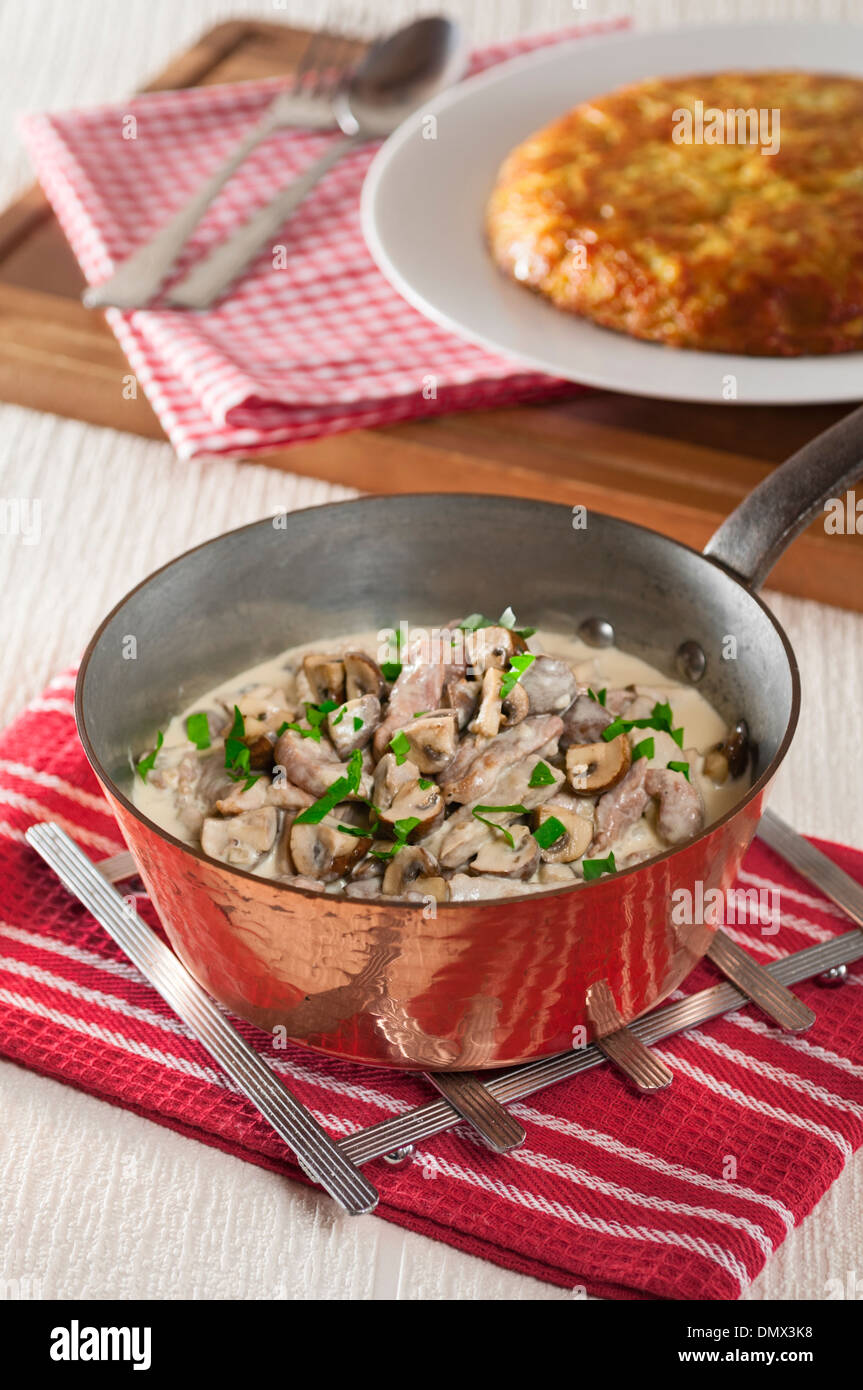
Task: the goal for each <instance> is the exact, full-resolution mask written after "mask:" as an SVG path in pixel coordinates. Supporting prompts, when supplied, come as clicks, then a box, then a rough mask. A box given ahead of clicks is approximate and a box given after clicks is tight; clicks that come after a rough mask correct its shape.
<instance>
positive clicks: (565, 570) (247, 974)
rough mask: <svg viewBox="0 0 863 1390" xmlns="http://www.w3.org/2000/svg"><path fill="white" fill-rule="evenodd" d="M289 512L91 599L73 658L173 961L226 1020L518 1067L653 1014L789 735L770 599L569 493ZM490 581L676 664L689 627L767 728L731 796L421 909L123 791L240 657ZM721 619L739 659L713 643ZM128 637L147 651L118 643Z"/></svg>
mask: <svg viewBox="0 0 863 1390" xmlns="http://www.w3.org/2000/svg"><path fill="white" fill-rule="evenodd" d="M282 522H283V523H284V524H282V525H280V526H279V527H278V528H275V527H274V526H273V523H272V520H271V519H266V518H265V519H264V520H262V521H261V522H258V523H255V524H254V525H252V526H248V527H244V528H242V529H241V530H239V531H234V532H230V533H228V534H227V535H225V536H221V537H218V538H216V539H215V540H213V541H210V542H208V543H207V544H205V545H203V546H199V547H198V548H197V549H196V550H193V551H190V552H188V553H187V554H186V555H184V556H181V557H179V558H178V559H177V560H175V561H172V562H171V563H170V564H169V565H167V566H165V567H164V568H163V569H162V570H160V571H157V572H156V573H155V574H154V575H151V576H150V577H149V578H148V579H147V580H146V581H145V582H144V583H143V584H142V585H140V586H139V587H138V588H137V589H136V590H134V591H133V592H132V593H131V594H129V595H127V597H126V598H125V599H124V600H123V601H122V602H121V603H120V604H119V605H118V606H117V608H116V609H115V610H114V611H113V613H111V614H109V616H108V617H107V618H106V619H105V622H104V623H103V624H102V626H101V627H100V629H99V631H98V632H97V634H96V636H95V637H94V639H93V642H92V643H91V646H90V649H89V651H88V653H87V655H86V658H85V661H84V663H83V664H82V668H81V674H80V676H79V682H78V689H77V694H76V708H77V714H78V721H79V729H80V731H81V736H82V740H83V742H84V746H85V748H86V750H87V753H88V756H89V757H90V760H91V762H92V764H93V766H94V769H95V770H96V773H97V775H98V776H99V778H100V780H101V781H102V783H103V785H104V787H105V789H106V791H107V793H108V795H109V798H110V800H111V802H112V805H113V807H114V810H115V812H116V814H117V817H118V820H119V822H120V825H121V828H122V830H123V833H124V835H125V837H126V839H127V841H128V844H129V847H130V849H131V850H132V853H133V854H134V856H135V858H136V860H137V862H138V864H139V865H140V868H141V871H142V874H143V877H144V880H145V882H146V884H147V887H148V890H149V892H150V893H151V896H152V899H153V902H154V904H155V906H156V908H157V910H158V912H159V915H160V917H161V919H162V921H163V923H164V925H165V929H166V931H167V933H168V935H169V937H170V940H171V942H172V944H173V945H174V947H175V949H176V950H177V952H178V954H179V955H180V957H181V958H182V960H183V961H184V963H185V964H186V965H187V966H188V968H189V969H190V970H191V971H192V973H193V974H194V975H195V977H196V978H197V979H198V980H199V982H200V983H201V984H202V985H204V986H205V987H206V988H207V989H208V990H210V991H211V993H212V994H213V995H214V996H215V997H216V998H217V999H219V1000H221V1001H222V1002H223V1003H224V1004H226V1005H227V1006H228V1007H229V1008H231V1009H232V1010H234V1011H235V1012H236V1013H237V1014H239V1015H241V1016H242V1017H244V1018H247V1019H250V1020H251V1021H252V1022H254V1023H257V1024H259V1025H260V1026H261V1027H263V1028H267V1029H270V1028H273V1027H274V1026H277V1025H281V1026H283V1027H284V1028H285V1029H286V1031H287V1034H288V1036H289V1037H291V1038H293V1039H296V1040H297V1041H299V1042H302V1043H304V1044H306V1045H308V1046H310V1047H314V1048H319V1049H322V1050H324V1051H326V1052H328V1053H331V1054H333V1055H337V1056H340V1057H344V1058H350V1059H353V1060H357V1061H362V1062H367V1063H371V1064H374V1065H379V1066H391V1067H405V1068H415V1069H421V1070H435V1069H438V1070H458V1069H479V1068H489V1067H500V1066H504V1065H511V1064H514V1063H518V1062H521V1061H523V1060H527V1059H531V1058H536V1057H541V1056H544V1055H548V1054H552V1053H556V1052H560V1051H562V1050H564V1049H566V1048H568V1047H571V1046H572V1045H573V1043H575V1045H578V1043H579V1041H580V1033H579V1032H578V1031H577V1030H580V1029H581V1028H582V1027H584V1029H585V1030H586V1036H587V1038H588V1039H589V1038H590V1037H591V1036H594V1035H596V1034H597V1033H606V1032H611V1031H614V1030H615V1029H616V1028H619V1027H620V1026H621V1024H626V1023H628V1022H630V1021H631V1020H632V1019H634V1018H636V1017H637V1016H638V1015H640V1014H642V1013H644V1012H645V1011H646V1010H648V1009H650V1008H651V1007H652V1006H653V1005H654V1004H656V1003H657V1002H658V1001H659V1000H661V999H662V998H663V997H664V996H666V995H667V994H668V993H669V992H670V991H672V990H673V989H675V988H676V987H677V986H678V985H679V984H680V982H681V981H682V980H683V979H684V978H685V976H686V975H687V974H688V973H689V971H690V970H691V969H692V967H693V966H694V965H695V964H696V962H697V961H698V960H699V959H700V958H701V956H702V955H703V954H704V952H705V951H706V949H707V947H708V945H709V943H710V940H711V929H710V928H709V927H705V926H699V925H697V924H696V925H691V926H686V925H677V924H676V923H675V921H674V920H672V893H673V892H674V890H676V889H685V890H687V891H688V892H689V893H691V894H693V895H695V892H696V884H698V883H700V884H701V885H702V887H703V889H704V890H705V891H706V890H708V889H710V888H719V889H720V890H722V889H725V888H727V887H729V886H730V884H731V882H732V879H733V877H734V875H735V872H736V870H737V868H738V866H739V864H740V861H741V859H742V857H743V854H744V852H745V850H746V847H747V845H748V844H749V842H750V840H751V838H752V836H753V834H754V832H755V828H756V825H757V823H758V819H759V816H760V813H761V808H762V803H763V799H764V796H765V794H766V791H767V788H768V786H769V783H770V781H771V779H772V777H773V775H774V773H775V771H776V768H777V767H778V765H779V763H780V762H781V760H782V758H783V756H784V754H785V751H786V750H787V747H788V744H789V742H790V738H791V735H792V733H793V729H794V725H795V722H796V718H797V709H798V701H799V685H798V677H797V670H796V666H795V664H794V659H793V655H792V653H791V651H790V647H789V645H788V642H787V639H786V638H785V635H784V633H783V632H782V630H781V628H780V627H779V626H778V624H777V623H776V620H775V619H774V618H773V617H772V615H771V614H770V613H769V611H768V610H767V609H766V608H765V606H764V605H763V604H762V603H761V601H760V600H759V599H758V598H757V596H755V595H754V594H753V593H752V591H751V590H750V589H749V588H748V587H747V586H746V584H745V583H743V582H741V580H740V579H739V578H738V577H736V576H734V575H733V574H732V573H729V571H728V569H726V568H725V567H723V565H722V564H718V563H716V561H715V560H706V559H705V558H704V557H703V556H701V555H699V554H697V553H696V552H694V551H691V550H688V549H686V547H683V546H680V545H679V544H677V543H676V542H674V541H671V540H668V539H667V538H666V537H663V536H659V535H657V534H656V533H654V532H650V531H647V530H645V529H643V528H642V527H638V526H633V525H630V524H628V523H625V522H621V521H617V520H615V519H613V518H610V517H605V516H601V515H599V514H595V513H591V515H590V519H589V525H588V526H587V528H586V530H581V531H577V530H576V529H574V527H573V524H572V514H571V512H570V510H569V509H568V508H566V507H561V506H556V505H551V504H548V503H542V502H532V501H522V500H519V499H514V498H504V497H466V496H452V495H448V494H441V495H438V496H433V495H428V494H426V495H423V496H419V497H405V496H396V497H385V498H365V499H360V500H358V501H352V502H347V503H337V504H331V505H329V506H325V507H318V508H312V509H309V510H307V511H304V512H295V513H291V514H289V515H288V516H287V517H284V518H282ZM721 558H723V559H724V558H725V557H724V556H723V557H721ZM503 598H505V599H506V601H508V602H510V603H511V604H512V606H513V607H514V609H515V611H516V612H517V613H518V614H519V615H520V616H521V617H522V618H523V620H524V621H530V622H531V624H535V625H536V626H539V627H546V628H547V629H549V630H550V631H561V632H565V633H566V632H568V633H575V632H577V631H579V629H580V628H581V627H582V625H583V624H584V623H586V622H588V621H589V620H595V619H597V618H601V619H603V620H604V621H606V622H608V623H610V624H611V625H612V626H613V628H614V631H615V633H616V636H617V642H618V645H619V646H620V647H621V648H623V649H624V650H627V651H630V652H632V653H633V654H634V655H637V656H641V657H643V659H645V660H647V661H649V662H650V663H651V664H652V665H654V666H656V667H657V668H659V669H660V670H663V671H665V672H667V673H668V674H669V675H674V674H675V671H676V666H675V655H676V653H677V652H678V651H679V649H680V648H681V646H682V645H683V644H684V643H690V644H691V643H692V642H697V643H698V644H699V646H700V647H701V648H702V650H703V651H704V653H705V658H706V669H705V672H704V675H703V679H701V681H700V684H699V688H700V689H701V690H702V691H703V693H704V694H705V696H706V697H707V699H709V700H710V701H711V702H712V703H713V704H714V705H715V707H716V708H717V709H718V710H719V711H720V713H721V714H722V715H723V717H724V718H726V719H727V720H728V721H729V723H732V722H734V721H735V720H736V719H738V718H740V717H741V715H743V714H745V715H746V718H747V720H748V721H749V725H750V728H751V731H752V734H753V738H754V740H755V743H756V744H757V751H756V754H755V766H754V773H753V776H754V782H753V785H752V787H751V789H750V790H749V791H748V792H746V793H744V795H743V797H742V799H741V801H740V803H739V804H738V806H737V807H735V808H734V809H733V810H732V811H731V812H730V813H728V814H727V815H725V816H724V817H723V818H722V819H721V820H720V821H718V822H717V823H716V824H715V825H714V826H712V827H710V828H709V830H708V831H706V832H705V833H703V834H702V835H700V836H699V837H698V838H697V839H695V840H694V841H692V842H691V843H689V844H687V845H684V846H683V847H681V848H680V849H678V850H676V851H667V852H666V853H665V854H663V855H661V856H659V857H658V858H657V859H655V860H653V861H652V862H649V863H646V864H643V865H640V866H639V867H637V868H634V869H630V870H627V871H625V872H623V873H621V874H619V875H617V876H615V877H613V878H607V879H600V880H598V881H596V882H593V883H590V884H575V885H573V887H572V888H569V887H568V886H564V887H562V888H557V889H555V890H553V891H552V890H550V891H547V892H542V893H539V894H535V895H530V896H523V897H517V898H514V899H511V900H510V901H508V902H507V901H499V900H498V901H495V900H491V901H484V902H476V903H468V902H457V903H449V904H442V905H439V906H438V909H437V914H436V916H434V917H430V916H428V915H427V911H428V909H425V910H424V908H423V906H422V905H418V906H416V907H414V906H412V905H406V904H401V903H392V902H386V901H382V902H377V903H376V902H370V901H368V902H366V901H361V900H357V899H341V898H339V897H337V896H333V895H329V894H327V895H324V894H319V893H311V892H308V891H306V890H303V889H300V888H296V887H294V886H292V885H289V884H284V883H277V882H272V881H268V880H264V879H260V878H256V877H254V876H253V875H251V874H248V873H244V872H242V871H240V870H237V869H232V868H228V867H226V866H224V865H221V864H219V863H217V862H215V861H213V860H210V859H208V858H207V857H206V856H204V855H203V854H202V853H201V851H200V850H196V849H194V848H193V847H190V846H188V845H185V844H183V843H182V842H181V841H180V840H177V839H175V838H174V837H173V836H171V835H170V834H168V833H167V832H165V831H162V830H160V829H159V828H158V827H157V826H155V825H154V824H152V823H151V822H149V821H148V820H146V819H145V818H144V816H143V815H142V814H141V813H140V812H139V811H138V810H136V808H135V807H134V806H133V804H132V802H131V801H130V799H129V796H128V788H129V783H130V779H131V773H130V754H140V752H141V750H142V749H146V748H148V747H151V746H152V743H153V738H154V731H155V729H157V728H159V727H164V722H165V721H166V719H167V718H169V717H170V715H171V714H172V713H174V712H175V711H176V709H177V708H178V706H180V707H182V705H184V704H186V703H188V701H189V700H191V699H194V698H195V697H196V696H197V695H198V694H202V693H203V692H205V691H206V690H207V689H208V688H210V687H212V686H213V685H214V684H215V683H216V682H217V681H218V680H223V679H225V677H226V675H228V674H230V673H231V672H235V671H238V670H242V669H244V668H245V667H246V666H248V665H250V664H252V663H253V662H254V661H256V660H261V659H262V658H264V657H266V656H269V655H271V654H272V653H273V652H274V651H278V650H281V649H283V648H285V647H286V646H289V645H291V644H293V643H296V642H300V641H308V640H310V639H311V638H314V637H319V638H320V640H321V641H324V642H325V641H326V639H327V637H329V636H335V635H337V634H339V633H344V632H349V631H360V630H363V629H370V628H371V629H375V628H379V627H384V626H390V625H392V624H393V621H394V620H397V619H399V618H401V617H403V616H404V617H405V618H408V619H409V620H410V621H411V622H414V623H426V624H428V623H432V624H433V623H435V622H440V621H443V620H445V619H448V618H451V617H452V616H453V615H456V614H458V613H459V612H462V613H467V612H472V611H477V610H481V611H492V610H494V611H495V612H497V611H501V607H502V606H503V604H502V602H501V600H502V599H503ZM496 604H497V605H498V606H497V607H495V605H496ZM729 633H731V634H734V635H735V638H736V640H737V643H738V647H739V653H740V659H739V660H734V661H727V660H725V659H723V657H722V654H721V653H722V648H723V643H724V641H725V638H726V636H727V634H729ZM128 634H134V635H135V637H136V643H137V648H136V650H137V657H136V659H135V660H128V661H126V660H123V658H122V653H123V650H124V644H125V642H126V637H127V635H128ZM675 678H678V679H679V674H678V675H677V676H676V677H675Z"/></svg>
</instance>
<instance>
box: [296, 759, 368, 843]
mask: <svg viewBox="0 0 863 1390" xmlns="http://www.w3.org/2000/svg"><path fill="white" fill-rule="evenodd" d="M362 771H363V755H362V753H361V752H360V750H359V748H355V749H354V751H353V753H352V754H351V756H350V758H349V760H348V770H347V773H346V774H345V776H344V777H337V778H336V780H335V782H333V783H332V785H331V786H329V787H328V788H327V790H326V791H325V792H324V794H323V796H319V797H318V799H317V801H314V802H313V803H312V805H311V806H307V807H306V809H305V811H301V812H300V814H299V815H298V816H297V818H296V820H295V821H294V825H320V823H321V821H322V820H323V818H324V816H326V815H328V814H329V812H330V811H332V809H333V807H334V806H338V804H339V802H340V801H345V800H346V799H347V798H348V797H349V796H353V795H355V794H356V792H358V791H359V786H360V777H361V776H362Z"/></svg>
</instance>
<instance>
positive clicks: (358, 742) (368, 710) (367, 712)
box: [327, 695, 381, 759]
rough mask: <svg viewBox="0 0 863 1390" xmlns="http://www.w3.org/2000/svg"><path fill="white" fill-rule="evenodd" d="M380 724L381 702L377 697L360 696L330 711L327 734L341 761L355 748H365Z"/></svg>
mask: <svg viewBox="0 0 863 1390" xmlns="http://www.w3.org/2000/svg"><path fill="white" fill-rule="evenodd" d="M380 722H381V702H380V700H379V699H378V697H377V695H360V696H359V697H358V698H357V699H355V700H348V701H347V703H346V704H344V705H339V707H338V709H334V710H331V711H330V713H329V714H328V715H327V732H328V733H329V736H330V738H331V739H332V741H333V745H334V746H335V750H336V752H337V753H338V755H339V757H340V758H342V759H345V758H349V757H350V755H351V753H353V751H354V749H355V748H365V746H366V744H367V743H370V742H371V738H372V734H373V733H374V731H375V729H376V728H377V727H378V725H379V724H380Z"/></svg>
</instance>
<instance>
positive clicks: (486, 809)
mask: <svg viewBox="0 0 863 1390" xmlns="http://www.w3.org/2000/svg"><path fill="white" fill-rule="evenodd" d="M510 811H513V812H514V813H515V814H516V815H518V816H526V815H527V807H526V806H518V805H516V806H474V807H473V810H472V811H471V815H474V816H476V818H477V820H479V821H482V823H483V825H487V826H488V827H489V829H490V830H497V831H499V832H500V834H501V835H502V836H503V838H504V839H505V840H506V842H507V844H508V845H509V847H510V849H515V840H514V839H513V838H512V836H511V835H510V833H509V831H508V830H507V828H506V826H504V825H498V823H497V821H493V820H489V819H488V817H489V815H490V814H491V813H496V814H498V815H500V814H503V813H507V812H510Z"/></svg>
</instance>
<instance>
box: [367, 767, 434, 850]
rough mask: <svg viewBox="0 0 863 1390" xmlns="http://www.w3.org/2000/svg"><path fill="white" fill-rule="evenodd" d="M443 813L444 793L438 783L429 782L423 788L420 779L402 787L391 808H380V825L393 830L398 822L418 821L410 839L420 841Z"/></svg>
mask: <svg viewBox="0 0 863 1390" xmlns="http://www.w3.org/2000/svg"><path fill="white" fill-rule="evenodd" d="M443 813H444V799H443V792H442V791H441V789H440V787H439V786H438V784H437V782H429V783H428V784H427V785H426V786H425V787H422V786H420V778H417V779H416V780H415V781H413V782H408V783H407V785H406V786H403V787H401V788H400V790H399V791H398V792H396V794H395V796H394V797H393V799H392V802H391V804H390V805H389V806H387V807H381V808H380V824H381V826H382V827H386V828H387V829H392V828H393V826H394V825H395V823H396V821H400V820H417V821H419V825H417V826H415V827H414V829H413V830H412V831H411V833H410V835H409V837H408V838H409V839H411V840H419V839H421V838H422V836H423V835H425V834H426V833H427V832H428V831H429V830H430V829H431V828H432V826H433V825H434V824H435V823H436V822H437V821H438V820H440V818H441V816H442V815H443Z"/></svg>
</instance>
